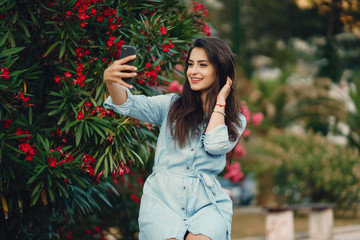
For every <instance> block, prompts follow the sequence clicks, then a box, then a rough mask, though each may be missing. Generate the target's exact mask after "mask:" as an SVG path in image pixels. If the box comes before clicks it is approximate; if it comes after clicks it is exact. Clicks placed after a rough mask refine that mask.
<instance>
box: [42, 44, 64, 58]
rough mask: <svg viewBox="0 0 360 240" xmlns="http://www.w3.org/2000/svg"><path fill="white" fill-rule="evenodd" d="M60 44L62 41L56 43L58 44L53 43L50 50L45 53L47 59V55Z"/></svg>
mask: <svg viewBox="0 0 360 240" xmlns="http://www.w3.org/2000/svg"><path fill="white" fill-rule="evenodd" d="M60 43H61V42H60V41H58V42H56V43H53V44H52V45H51V46H50V47H49V49H48V50H47V51H46V52H45V57H46V56H47V55H49V53H50V52H51V51H52V50H53V49H54V48H56V47H57V46H58V45H59V44H60Z"/></svg>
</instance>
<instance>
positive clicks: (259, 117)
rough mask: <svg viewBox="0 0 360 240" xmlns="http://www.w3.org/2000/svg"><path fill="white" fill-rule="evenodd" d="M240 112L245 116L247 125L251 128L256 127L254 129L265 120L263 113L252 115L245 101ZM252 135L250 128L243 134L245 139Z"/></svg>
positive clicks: (241, 104)
mask: <svg viewBox="0 0 360 240" xmlns="http://www.w3.org/2000/svg"><path fill="white" fill-rule="evenodd" d="M240 112H241V113H242V114H243V115H244V117H245V119H246V122H247V124H248V125H250V126H254V127H256V126H259V125H260V124H261V123H262V121H263V119H264V114H263V113H261V112H259V113H253V114H252V113H251V112H250V111H249V109H248V107H247V105H246V102H245V101H241V103H240ZM250 134H251V130H250V129H249V128H246V129H245V131H244V133H243V137H245V138H248V137H249V136H250Z"/></svg>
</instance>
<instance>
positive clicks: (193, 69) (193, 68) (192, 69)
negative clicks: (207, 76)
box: [189, 66, 199, 75]
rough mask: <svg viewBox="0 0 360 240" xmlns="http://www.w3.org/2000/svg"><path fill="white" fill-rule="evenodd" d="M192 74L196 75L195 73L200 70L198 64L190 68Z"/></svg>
mask: <svg viewBox="0 0 360 240" xmlns="http://www.w3.org/2000/svg"><path fill="white" fill-rule="evenodd" d="M189 70H190V74H192V75H194V74H196V73H198V72H199V71H198V70H199V69H198V67H197V66H192V67H191V68H190V69H189Z"/></svg>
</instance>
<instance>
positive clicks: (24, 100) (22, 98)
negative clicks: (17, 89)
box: [14, 92, 29, 103]
mask: <svg viewBox="0 0 360 240" xmlns="http://www.w3.org/2000/svg"><path fill="white" fill-rule="evenodd" d="M14 98H20V99H21V100H22V101H23V102H24V103H26V102H27V101H29V97H24V92H21V93H20V96H18V95H17V93H15V94H14Z"/></svg>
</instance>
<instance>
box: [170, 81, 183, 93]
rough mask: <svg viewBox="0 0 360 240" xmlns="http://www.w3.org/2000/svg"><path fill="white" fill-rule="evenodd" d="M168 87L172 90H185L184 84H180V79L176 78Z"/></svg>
mask: <svg viewBox="0 0 360 240" xmlns="http://www.w3.org/2000/svg"><path fill="white" fill-rule="evenodd" d="M167 89H168V90H169V91H171V92H181V91H182V90H183V86H182V85H180V84H179V82H178V81H176V80H174V81H172V82H171V83H170V85H169V86H168V88H167Z"/></svg>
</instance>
